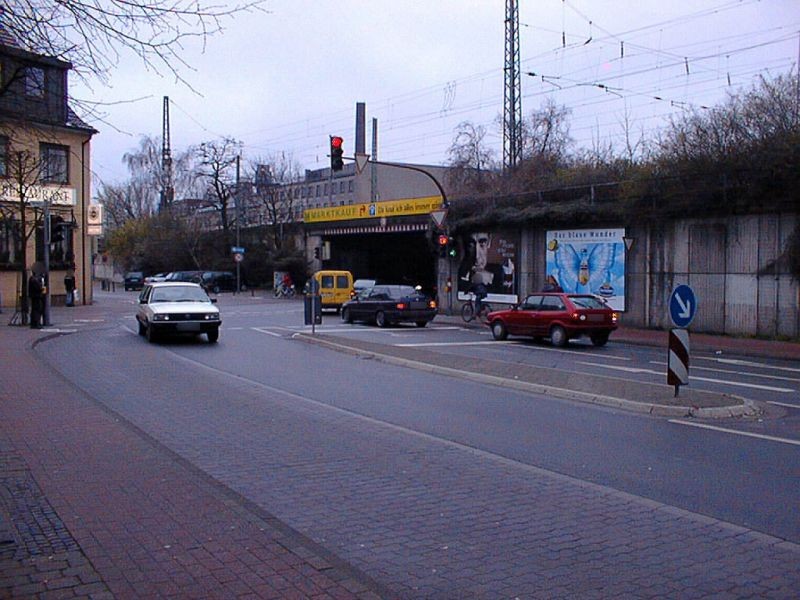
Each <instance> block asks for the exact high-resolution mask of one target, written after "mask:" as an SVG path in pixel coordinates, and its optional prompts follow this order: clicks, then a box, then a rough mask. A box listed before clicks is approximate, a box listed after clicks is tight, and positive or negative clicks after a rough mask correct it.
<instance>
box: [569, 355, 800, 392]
mask: <svg viewBox="0 0 800 600" xmlns="http://www.w3.org/2000/svg"><path fill="white" fill-rule="evenodd" d="M579 364H582V365H588V366H590V367H600V368H602V369H614V370H617V371H626V372H628V373H647V374H651V375H664V376H666V373H665V372H663V371H652V370H650V369H640V368H635V367H618V366H615V365H601V364H599V363H589V362H580V363H579ZM689 379H690V380H694V381H705V382H706V383H721V384H723V385H735V386H739V387H746V388H753V389H756V390H765V391H768V392H781V393H783V394H794V393H796V390H794V389H791V388H780V387H772V386H770V385H758V384H756V383H744V382H741V381H730V380H727V379H713V378H712V377H692V376H691V375H690V376H689Z"/></svg>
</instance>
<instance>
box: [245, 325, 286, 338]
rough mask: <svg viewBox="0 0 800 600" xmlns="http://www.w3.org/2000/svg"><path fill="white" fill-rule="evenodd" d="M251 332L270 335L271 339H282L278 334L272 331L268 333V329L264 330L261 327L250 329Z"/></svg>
mask: <svg viewBox="0 0 800 600" xmlns="http://www.w3.org/2000/svg"><path fill="white" fill-rule="evenodd" d="M251 329H252V330H253V331H258V332H259V333H266V334H267V335H271V336H272V337H277V338H279V337H283V336H282V335H281V334H280V333H275V332H274V331H269V330H268V329H264V328H262V327H251Z"/></svg>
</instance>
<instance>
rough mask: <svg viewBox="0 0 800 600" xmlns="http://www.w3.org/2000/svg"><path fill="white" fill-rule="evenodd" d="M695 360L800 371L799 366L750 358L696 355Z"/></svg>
mask: <svg viewBox="0 0 800 600" xmlns="http://www.w3.org/2000/svg"><path fill="white" fill-rule="evenodd" d="M696 358H697V360H711V361H714V362H718V363H721V364H723V365H738V366H741V367H760V368H762V369H773V370H775V371H789V372H790V373H800V368H797V367H779V366H777V365H770V364H768V363H761V362H755V361H751V360H740V359H736V358H717V357H713V356H698V357H696Z"/></svg>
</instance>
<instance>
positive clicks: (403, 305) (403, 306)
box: [397, 302, 408, 310]
mask: <svg viewBox="0 0 800 600" xmlns="http://www.w3.org/2000/svg"><path fill="white" fill-rule="evenodd" d="M406 308H408V305H407V304H406V303H405V302H398V303H397V310H405V309H406Z"/></svg>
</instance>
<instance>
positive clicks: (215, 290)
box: [211, 285, 219, 294]
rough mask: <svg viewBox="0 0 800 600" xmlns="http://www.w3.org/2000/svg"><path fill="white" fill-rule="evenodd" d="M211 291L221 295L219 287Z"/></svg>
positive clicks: (216, 286)
mask: <svg viewBox="0 0 800 600" xmlns="http://www.w3.org/2000/svg"><path fill="white" fill-rule="evenodd" d="M211 291H212V292H214V293H215V294H219V286H218V285H215V286H214V289H212V290H211Z"/></svg>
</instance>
